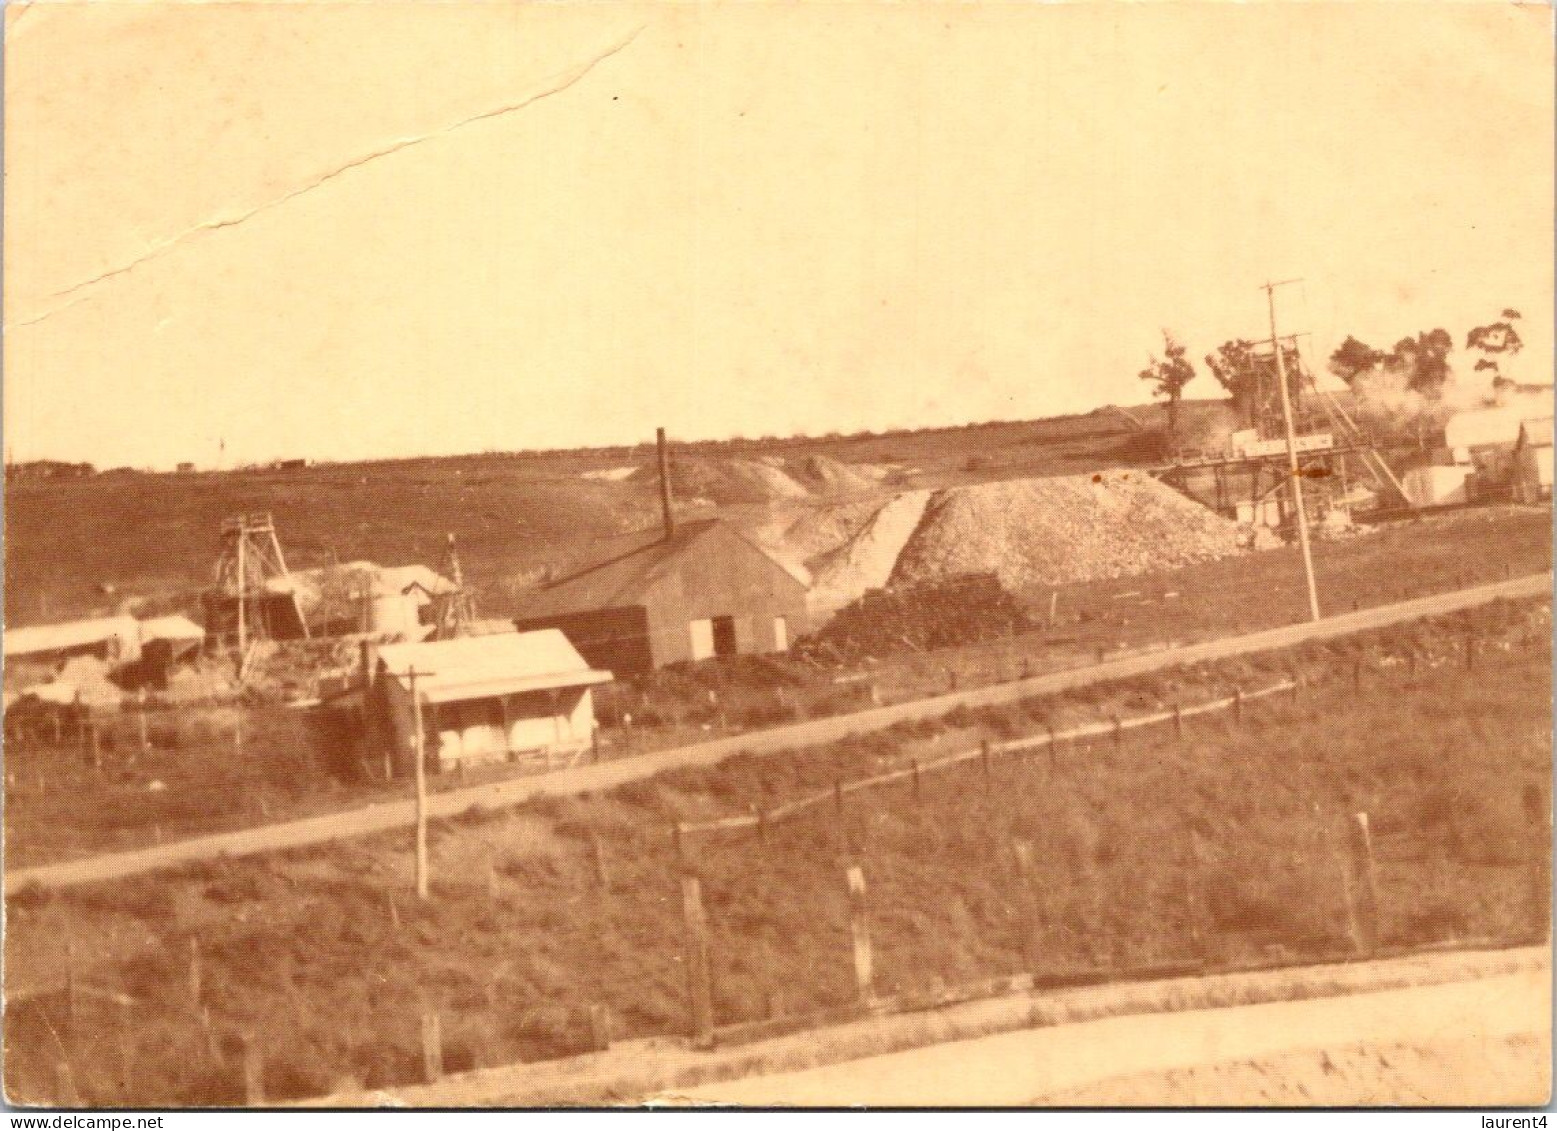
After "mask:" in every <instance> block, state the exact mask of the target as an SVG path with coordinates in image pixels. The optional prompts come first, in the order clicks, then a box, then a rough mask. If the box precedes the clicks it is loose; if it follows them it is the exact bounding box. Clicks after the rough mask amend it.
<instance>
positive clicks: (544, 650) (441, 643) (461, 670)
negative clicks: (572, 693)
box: [378, 628, 611, 703]
mask: <svg viewBox="0 0 1557 1131" xmlns="http://www.w3.org/2000/svg"><path fill="white" fill-rule="evenodd" d="M378 654H379V659H380V660H381V661H382V662H383V664H384V668H385V670H386V671H387V672H388V674H389V676H390V677H391V678H393V679H394V680H395V682H397V683H398V684H399V685H400V686H401V687H403V688H406V689H407V690H409V688H410V676H409V672H410V671H411V669H412V668H415V669H416V672H417V676H416V687H417V690H418V691H419V692H420V693H421V695H422V697H423V699H424V700H425V701H426V702H429V703H450V702H458V701H461V700H467V699H489V698H491V697H493V696H496V695H513V694H516V693H518V692H521V691H545V690H549V689H551V688H562V687H584V686H588V685H590V684H595V683H608V682H610V680H611V673H610V672H605V671H597V670H595V669H593V668H591V667H590V666H589V664H588V663H587V662H586V661H585V659H584V657H582V656H580V655H579V654H578V652H577V651H576V650H575V649H574V647H573V645H572V644H570V643H568V638H567V637H566V636H564V635H563V634H562V633H561V632H559V631H558V630H557V629H555V628H548V629H543V630H541V631H539V632H508V633H501V634H497V635H492V636H462V637H458V638H456V639H453V640H428V641H424V642H422V643H417V644H386V645H384V646H383V647H382V648H380V649H379V653H378Z"/></svg>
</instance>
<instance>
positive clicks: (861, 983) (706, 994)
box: [677, 762, 1380, 1049]
mask: <svg viewBox="0 0 1557 1131" xmlns="http://www.w3.org/2000/svg"><path fill="white" fill-rule="evenodd" d="M985 766H986V774H987V762H986V763H985ZM987 780H988V779H987V777H986V782H987ZM914 782H915V787H916V789H917V785H918V777H917V775H916V776H915V778H914ZM840 797H841V795H840ZM1347 829H1348V852H1347V854H1346V857H1345V858H1344V859H1342V860H1341V861H1340V862H1339V863H1340V870H1339V873H1340V881H1341V895H1342V902H1343V906H1344V911H1345V918H1346V932H1347V937H1348V938H1349V940H1350V941H1351V945H1352V947H1353V949H1354V951H1355V952H1356V954H1357V955H1358V956H1359V957H1364V958H1366V957H1369V956H1371V955H1373V954H1374V953H1375V952H1376V951H1377V950H1378V947H1379V941H1380V930H1379V891H1378V874H1377V868H1376V866H1375V862H1374V853H1373V837H1372V831H1371V828H1370V825H1369V821H1368V814H1367V813H1366V812H1359V813H1354V814H1353V815H1352V816H1351V818H1350V820H1349V821H1348V822H1347ZM678 830H679V827H678ZM677 841H678V848H677V851H678V854H679V841H680V836H679V831H678V836H677ZM1189 844H1190V859H1189V862H1188V866H1187V868H1186V870H1185V901H1186V905H1187V907H1188V910H1189V915H1188V921H1189V930H1190V945H1191V948H1192V949H1193V950H1194V951H1195V952H1196V953H1197V954H1201V955H1204V953H1205V944H1206V938H1205V934H1204V926H1203V923H1204V920H1205V918H1206V915H1207V908H1206V906H1205V900H1204V895H1203V893H1202V892H1201V890H1200V884H1199V882H1198V879H1197V877H1198V873H1199V869H1200V867H1201V864H1202V860H1203V856H1204V850H1203V849H1202V847H1201V844H1200V836H1199V833H1198V832H1197V831H1196V830H1194V829H1193V828H1192V829H1191V830H1190V833H1189ZM1011 852H1012V857H1013V860H1014V864H1015V871H1016V877H1017V884H1018V902H1019V906H1020V908H1021V916H1022V921H1023V923H1024V924H1025V929H1024V930H1023V938H1024V940H1025V941H1026V945H1025V947H1024V954H1023V960H1024V963H1025V965H1026V967H1027V969H1028V971H1029V972H1036V971H1037V970H1038V968H1039V966H1040V964H1041V961H1042V957H1043V956H1042V953H1041V945H1040V940H1039V932H1038V928H1039V925H1040V917H1041V914H1042V911H1041V905H1042V896H1041V893H1040V891H1039V888H1038V880H1037V869H1036V867H1035V862H1034V858H1033V844H1032V842H1031V841H1030V840H1027V839H1025V838H1022V837H1013V838H1012V840H1011ZM844 882H845V886H846V889H847V892H848V902H849V934H850V944H851V958H852V960H853V967H854V980H855V989H856V994H857V999H858V1004H859V1006H860V1007H861V1008H864V1009H870V1008H871V1007H872V1006H874V1005H876V1004H877V996H876V990H875V962H874V952H873V950H872V946H871V935H870V916H869V910H868V903H867V900H866V882H865V872H864V869H863V867H862V866H861V865H860V864H859V863H858V862H856V861H853V860H851V861H850V862H848V863H847V864H845V866H844ZM681 911H682V918H683V921H684V924H685V938H686V943H685V948H686V971H687V1012H688V1028H689V1032H690V1037H691V1042H692V1047H693V1048H697V1049H710V1048H713V1047H714V1044H715V1022H714V1010H713V957H712V944H711V942H710V937H709V928H708V914H707V912H706V910H705V909H704V906H703V895H702V881H701V880H700V879H699V878H698V876H696V875H695V874H693V873H692V872H690V871H683V872H682V873H681ZM775 1012H776V1010H775V1008H774V1007H773V1006H772V1005H771V1004H770V1007H769V1014H770V1017H771V1016H772V1015H773V1014H774V1013H775Z"/></svg>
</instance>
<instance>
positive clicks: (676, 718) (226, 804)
mask: <svg viewBox="0 0 1557 1131" xmlns="http://www.w3.org/2000/svg"><path fill="white" fill-rule="evenodd" d="M1550 519H1551V516H1550V511H1548V510H1545V509H1529V508H1513V507H1504V508H1490V509H1482V510H1475V511H1466V512H1463V513H1460V514H1453V515H1442V516H1437V517H1433V518H1428V519H1423V520H1420V521H1417V522H1411V523H1394V524H1389V525H1387V526H1384V527H1381V528H1379V529H1378V530H1376V531H1373V532H1370V533H1367V534H1361V535H1357V536H1355V537H1351V538H1345V539H1341V540H1337V541H1333V542H1323V543H1320V544H1318V545H1317V546H1316V550H1315V554H1316V563H1317V571H1318V576H1319V584H1320V588H1321V593H1322V594H1323V598H1324V607H1325V609H1326V610H1328V611H1331V612H1345V611H1348V610H1350V609H1352V608H1355V607H1369V606H1373V605H1376V604H1383V603H1387V602H1391V601H1395V600H1399V599H1402V598H1406V597H1415V596H1422V595H1425V594H1428V593H1434V592H1440V591H1444V590H1449V589H1456V588H1461V587H1463V586H1464V585H1473V584H1476V583H1478V582H1486V581H1495V580H1500V579H1502V578H1503V577H1504V576H1505V574H1506V573H1512V574H1514V575H1516V576H1518V575H1523V574H1527V573H1534V572H1538V571H1540V570H1545V569H1549V568H1551V541H1550V539H1551V528H1550ZM1493 548H1495V551H1496V552H1495V553H1494V552H1490V551H1491V550H1492V549H1493ZM1170 594H1171V596H1170ZM1053 596H1054V591H1051V590H1035V591H1033V592H1030V593H1027V594H1024V595H1023V597H1024V598H1025V600H1026V602H1027V605H1028V608H1029V609H1030V611H1031V614H1032V616H1033V617H1034V618H1035V619H1036V620H1037V621H1039V622H1040V623H1042V622H1044V621H1046V619H1047V616H1048V611H1049V608H1050V600H1051V597H1053ZM1054 608H1055V609H1056V614H1057V615H1056V624H1055V625H1054V627H1053V628H1049V627H1047V626H1044V627H1042V628H1041V629H1040V630H1039V631H1035V632H1032V633H1027V634H1023V635H1020V636H1016V637H1013V638H1010V639H1004V640H997V641H992V642H989V643H985V644H980V645H974V646H968V647H963V648H952V649H946V650H943V651H939V652H934V653H929V654H912V655H906V656H895V657H886V658H883V659H882V660H881V661H880V662H878V663H872V664H867V665H861V666H859V667H857V668H855V669H851V670H840V671H831V670H823V671H819V670H816V669H814V668H811V667H808V666H806V665H802V664H799V663H794V662H789V661H776V660H775V661H771V662H770V661H768V660H763V661H760V662H758V661H755V660H753V661H750V662H748V661H741V662H739V663H736V664H730V663H711V664H704V665H699V666H696V667H694V668H690V669H687V670H676V671H666V672H662V673H659V674H657V675H656V676H654V677H652V678H649V679H645V680H640V681H637V682H635V683H634V684H632V685H621V686H614V687H612V688H609V689H606V690H604V691H602V693H601V694H600V698H599V702H598V714H599V716H600V718H601V719H602V721H603V722H604V723H606V724H607V725H606V728H605V730H604V731H603V732H602V752H603V756H605V757H622V756H629V755H631V754H637V753H643V752H645V751H648V750H654V749H663V748H665V747H669V746H675V745H683V744H687V743H692V742H697V741H700V740H703V739H706V738H709V737H714V736H717V735H720V734H726V733H732V732H736V731H742V730H751V729H758V728H762V727H766V726H772V725H775V724H778V723H782V722H787V721H790V720H792V719H796V718H812V717H820V716H823V715H832V714H839V713H842V712H846V711H854V710H860V709H862V708H864V707H868V706H869V705H870V702H871V700H870V687H871V685H872V684H874V686H875V688H876V693H877V696H878V697H879V699H880V701H881V702H883V703H893V702H900V701H903V700H907V699H915V698H921V697H924V696H927V695H934V694H938V693H941V692H944V691H946V690H947V689H948V688H949V687H950V686H951V681H952V679H953V677H954V676H955V679H956V683H957V686H958V687H963V688H968V687H975V686H979V685H981V684H988V683H995V682H1004V681H1006V680H1010V679H1014V678H1017V677H1018V676H1020V675H1021V674H1022V673H1023V672H1024V671H1025V672H1027V673H1029V674H1034V675H1036V674H1041V673H1043V672H1046V671H1053V670H1057V669H1061V668H1068V667H1075V666H1077V665H1080V664H1085V663H1090V662H1092V661H1094V660H1095V659H1096V658H1097V657H1098V655H1099V650H1100V649H1101V650H1102V651H1103V652H1104V653H1105V654H1115V653H1117V652H1118V651H1119V650H1121V649H1131V648H1144V647H1155V646H1161V645H1164V644H1169V643H1180V644H1182V643H1190V642H1193V641H1196V640H1202V639H1209V638H1212V637H1216V636H1223V635H1228V634H1231V633H1238V632H1249V631H1254V630H1256V629H1261V628H1268V627H1272V626H1275V625H1280V624H1287V623H1292V622H1294V621H1299V620H1305V619H1307V603H1306V598H1305V596H1304V592H1303V586H1302V565H1301V559H1300V558H1299V556H1298V552H1297V550H1296V549H1294V548H1288V549H1280V550H1267V551H1261V552H1259V553H1255V554H1251V555H1245V556H1242V557H1239V558H1236V559H1231V560H1226V561H1220V562H1208V563H1204V564H1201V565H1196V566H1191V567H1188V568H1186V569H1181V570H1175V571H1172V572H1165V573H1160V574H1153V575H1147V576H1144V577H1134V578H1126V579H1121V580H1118V581H1103V582H1092V583H1089V584H1086V585H1073V586H1065V587H1062V588H1060V589H1059V590H1058V595H1057V597H1054ZM839 677H841V678H842V679H843V680H844V682H841V683H839V682H834V680H835V679H837V678H839ZM780 687H782V689H783V690H782V692H781V691H780V690H779V688H780ZM710 689H712V690H715V691H717V693H718V696H719V706H718V707H717V708H714V707H710V705H709V703H708V699H707V691H708V690H710ZM623 710H627V711H630V712H631V713H632V714H633V717H634V720H635V722H634V731H633V734H632V736H631V738H630V739H629V738H628V736H627V735H626V733H625V732H624V731H623V730H622V728H620V727H619V726H616V725H614V724H615V723H616V721H617V720H618V719H619V718H620V715H621V712H622V711H623ZM239 711H240V708H238V707H236V706H230V707H224V708H219V709H200V710H189V711H183V712H167V713H158V714H155V715H154V716H153V721H152V723H151V725H150V727H149V728H148V735H149V738H150V739H151V744H150V748H149V749H147V750H142V748H141V746H140V732H139V720H138V719H137V718H136V717H135V715H134V714H133V713H126V714H121V715H118V716H113V717H110V718H109V719H107V720H105V721H104V723H103V730H104V734H105V735H106V736H107V738H108V740H109V742H110V743H111V745H110V746H109V747H108V748H105V749H104V751H103V754H102V766H101V767H96V766H93V765H91V764H89V763H87V762H86V761H85V760H84V759H83V757H82V754H81V752H80V750H79V749H78V748H76V747H74V746H67V747H66V748H64V749H57V748H55V747H53V746H52V745H48V744H44V745H32V744H25V743H18V744H16V745H14V746H13V747H12V748H11V749H10V750H8V751H7V759H6V773H7V792H6V806H5V830H6V862H7V864H9V865H10V866H13V867H15V866H23V865H27V864H33V863H40V862H44V861H48V860H56V859H62V858H66V857H70V856H78V855H84V854H90V853H94V852H106V851H114V850H122V849H126V848H132V847H137V846H141V845H147V844H152V843H155V842H156V841H157V839H158V838H175V837H181V836H190V835H194V834H197V833H204V832H215V831H219V830H224V829H233V828H241V827H245V826H247V825H252V824H258V823H261V822H263V821H267V820H281V819H284V818H286V817H294V816H306V815H312V814H316V813H322V812H328V811H330V810H332V809H337V808H341V807H344V806H349V805H357V804H365V803H367V802H370V801H375V800H382V799H385V798H389V797H398V796H403V795H404V793H405V788H406V787H405V783H387V784H386V783H384V782H382V781H377V780H374V779H373V777H372V776H371V774H370V773H364V772H363V769H362V767H360V766H358V765H357V764H355V763H354V762H349V761H346V760H343V759H341V758H340V756H339V755H340V752H341V751H342V750H345V749H347V748H348V745H349V744H348V742H347V741H346V740H345V739H344V738H342V737H341V736H336V735H331V734H329V733H324V732H321V731H319V730H318V729H316V728H315V727H313V726H312V725H311V724H310V723H309V721H308V719H307V718H306V717H305V716H303V715H301V714H300V713H298V712H294V711H289V710H286V709H283V708H279V707H266V706H254V705H250V706H249V707H246V708H242V709H241V711H242V715H243V721H242V723H241V735H240V734H239V733H238V732H239V730H240V723H239ZM240 738H241V741H240ZM370 769H371V768H370ZM522 769H523V768H522V767H514V766H507V765H504V766H497V767H492V768H490V769H488V770H483V771H479V772H476V773H473V774H472V775H471V776H470V777H468V778H464V779H459V780H454V779H449V778H445V779H440V780H435V783H434V786H435V788H440V787H451V786H454V785H461V784H471V783H474V782H476V781H480V780H487V779H490V778H498V777H504V776H510V775H512V774H515V773H518V772H522ZM154 782H160V783H161V785H162V787H163V788H159V789H155V790H153V789H152V788H151V787H152V783H154Z"/></svg>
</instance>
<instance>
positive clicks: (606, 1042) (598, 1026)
mask: <svg viewBox="0 0 1557 1131" xmlns="http://www.w3.org/2000/svg"><path fill="white" fill-rule="evenodd" d="M589 1047H590V1049H591V1050H593V1051H594V1052H605V1051H606V1050H607V1049H609V1048H610V1047H611V1014H610V1012H609V1011H608V1010H607V1009H606V1007H605V1006H604V1005H601V1004H599V1003H598V1002H597V1003H596V1004H594V1005H591V1006H590V1007H589Z"/></svg>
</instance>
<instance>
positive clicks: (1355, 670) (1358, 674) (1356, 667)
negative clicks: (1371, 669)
mask: <svg viewBox="0 0 1557 1131" xmlns="http://www.w3.org/2000/svg"><path fill="white" fill-rule="evenodd" d="M1352 690H1353V691H1361V690H1362V660H1361V659H1360V658H1359V659H1356V660H1353V661H1352Z"/></svg>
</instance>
